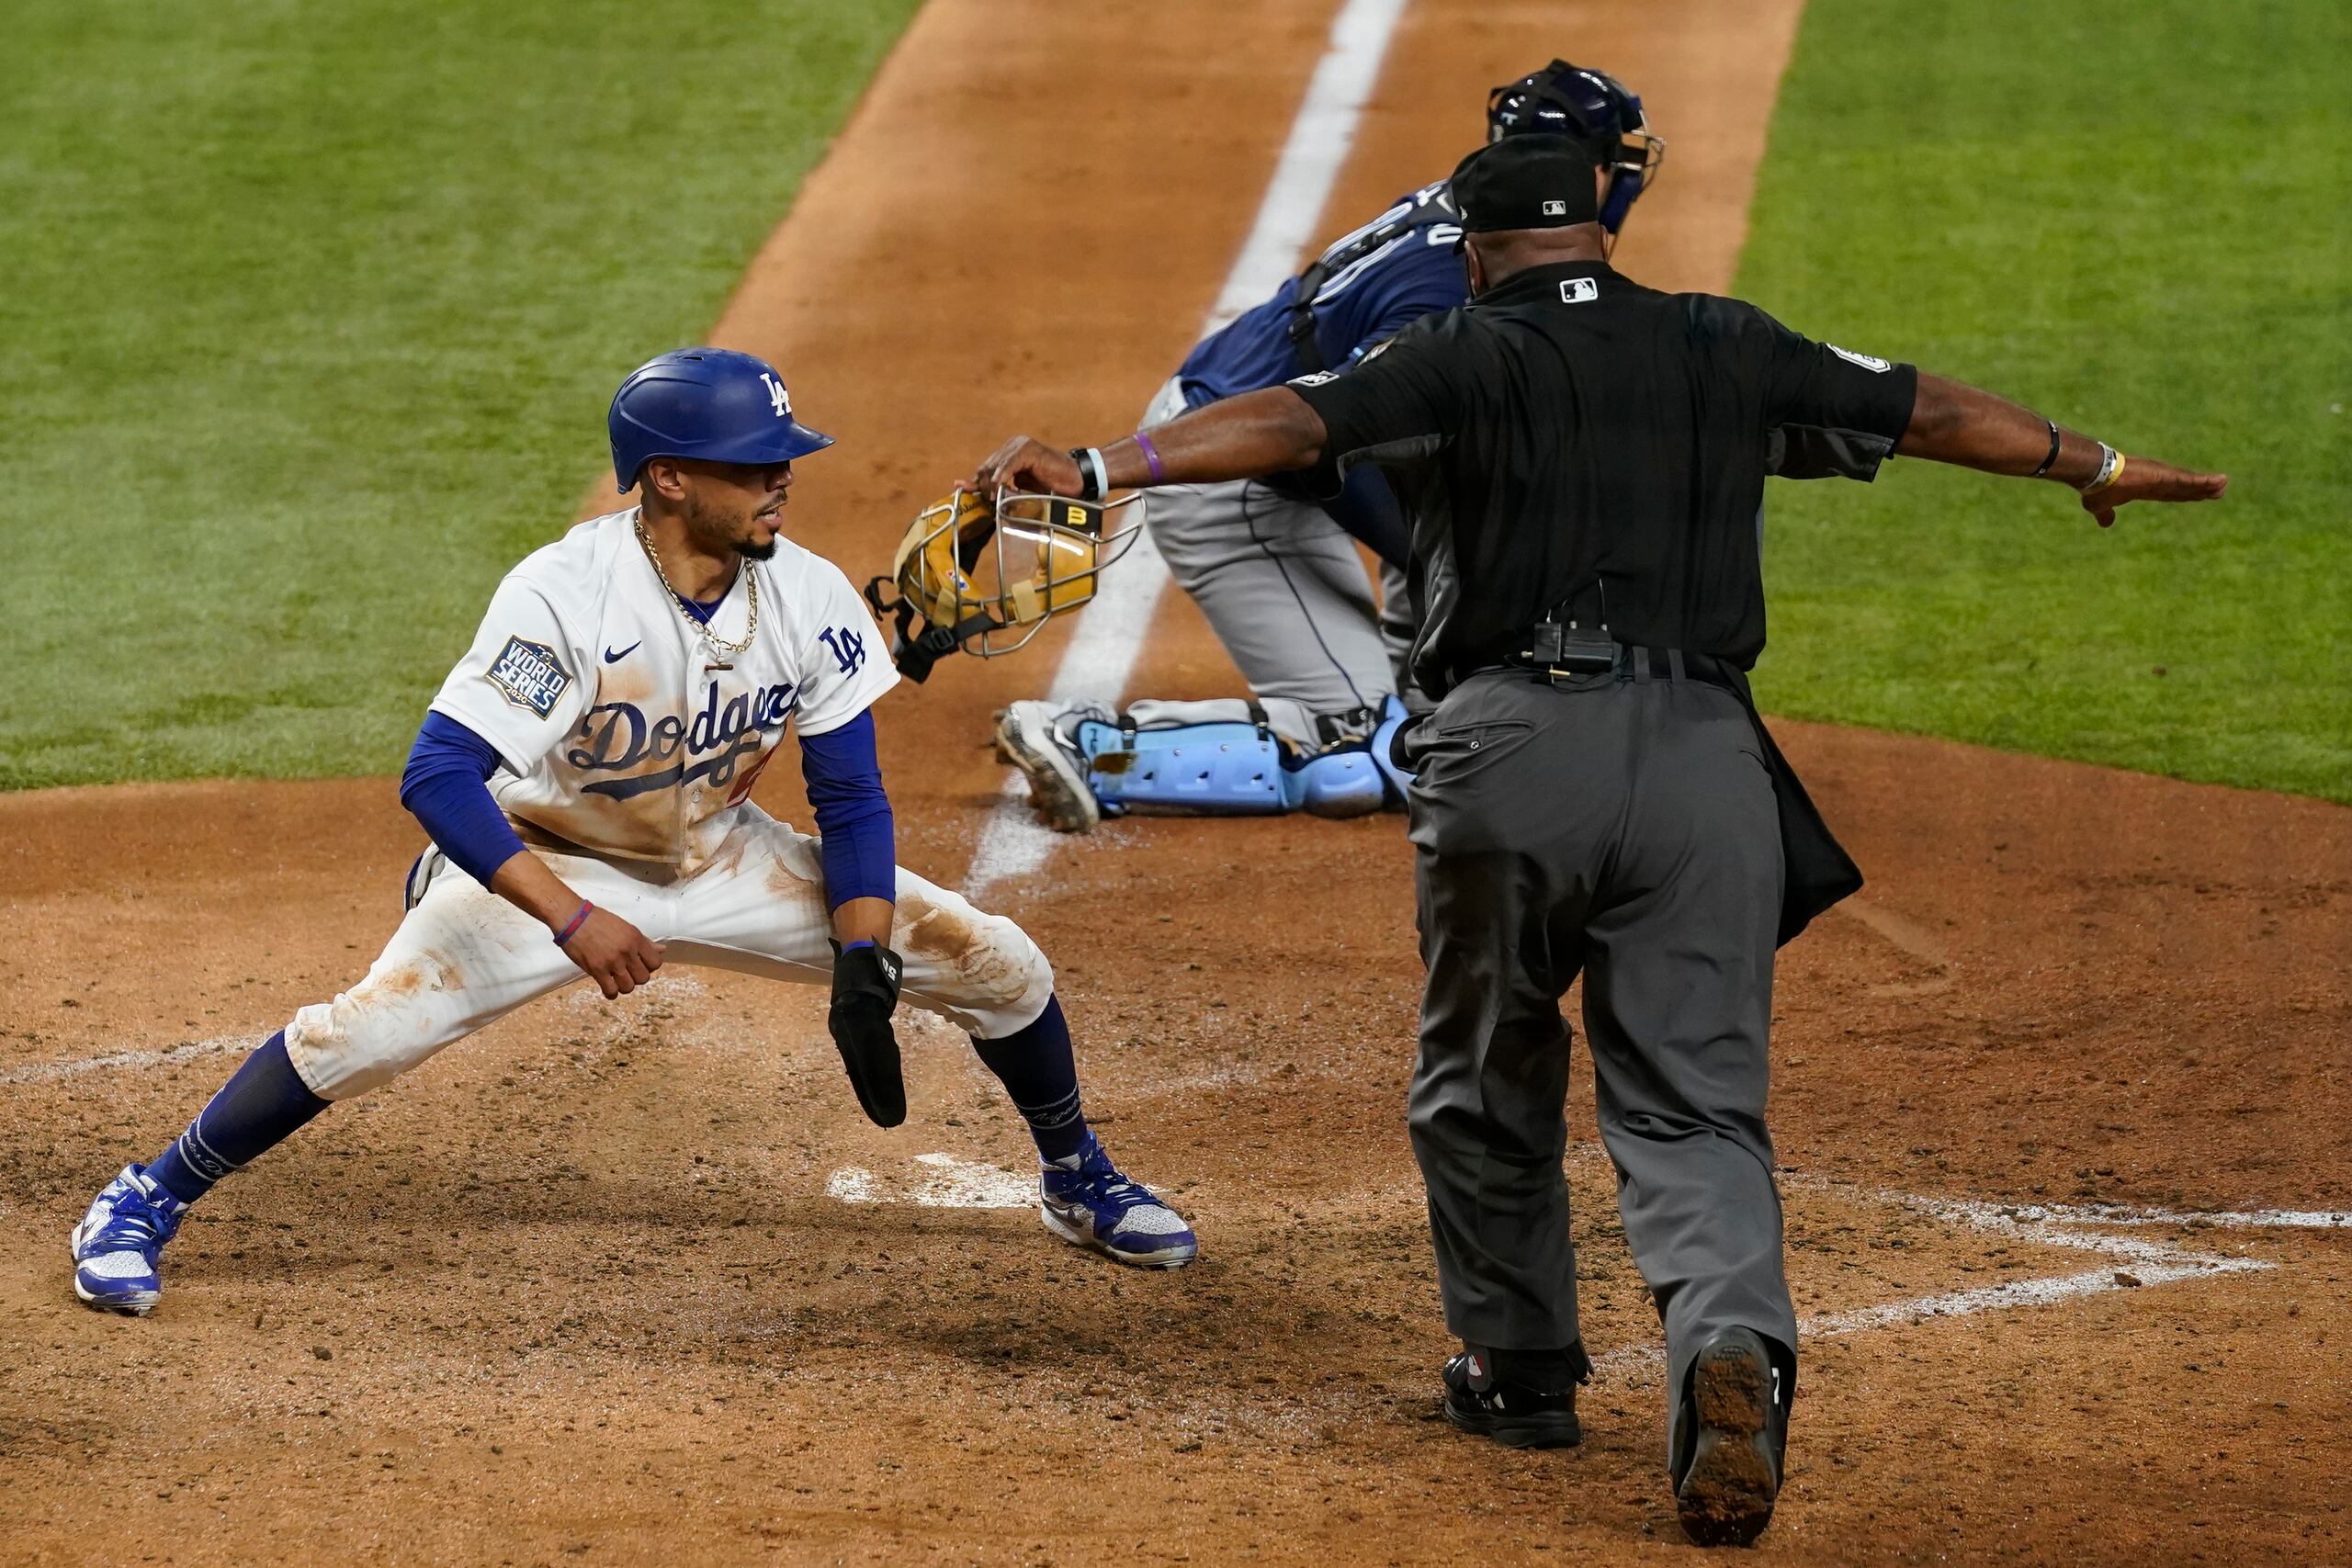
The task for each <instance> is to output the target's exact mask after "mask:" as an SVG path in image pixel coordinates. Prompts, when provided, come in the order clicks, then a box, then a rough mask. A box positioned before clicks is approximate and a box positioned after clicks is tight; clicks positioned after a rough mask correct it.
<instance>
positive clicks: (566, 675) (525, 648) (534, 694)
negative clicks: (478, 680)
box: [487, 637, 571, 718]
mask: <svg viewBox="0 0 2352 1568" xmlns="http://www.w3.org/2000/svg"><path fill="white" fill-rule="evenodd" d="M487 678H488V680H489V682H490V683H491V684H492V685H493V686H495V687H497V688H498V689H499V690H500V691H501V692H503V693H504V694H505V695H506V700H507V701H508V702H510V703H513V704H514V705H515V706H516V707H518V708H529V709H530V710H531V711H532V712H533V713H535V714H537V715H538V716H540V717H541V718H545V717H547V716H548V715H549V714H551V713H553V712H555V704H556V699H557V698H558V697H560V696H562V695H563V691H564V688H565V687H567V686H569V685H571V671H569V670H566V669H565V668H564V667H563V660H560V659H558V658H557V657H556V656H555V649H551V648H549V647H548V646H547V645H546V644H545V643H537V642H525V641H524V640H523V639H522V638H521V637H508V638H507V639H506V646H505V648H503V649H501V650H500V652H499V655H498V659H497V661H496V662H495V663H493V664H492V665H491V667H490V674H489V676H488V677H487Z"/></svg>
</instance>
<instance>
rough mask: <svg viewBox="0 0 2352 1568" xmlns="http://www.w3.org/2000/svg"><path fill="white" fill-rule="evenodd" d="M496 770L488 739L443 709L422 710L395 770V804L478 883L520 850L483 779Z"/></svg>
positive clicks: (484, 881) (485, 882)
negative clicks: (397, 790) (397, 792)
mask: <svg viewBox="0 0 2352 1568" xmlns="http://www.w3.org/2000/svg"><path fill="white" fill-rule="evenodd" d="M497 771H498V751H497V749H496V748H495V747H493V746H492V745H491V743H490V742H489V741H487V740H485V739H482V738H481V736H479V735H477V734H475V733H474V732H473V731H472V730H470V729H469V728H466V727H465V726H464V725H462V724H459V723H458V721H457V720H456V719H454V718H451V717H450V716H448V715H447V714H442V713H428V714H426V715H425V716H424V728H422V729H419V730H418V731H417V732H416V744H415V746H414V747H413V748H411V749H410V751H409V754H408V766H407V767H406V768H405V769H403V770H402V771H401V805H402V806H405V807H408V809H409V814H410V815H411V816H413V817H414V818H416V819H417V821H419V822H420V823H422V824H424V830H425V832H427V833H429V834H431V835H432V838H433V841H434V842H435V844H437V845H439V846H440V849H441V852H442V853H443V854H446V855H447V856H448V857H449V859H450V860H451V861H453V862H455V863H456V864H457V866H458V869H459V870H460V871H463V872H464V873H465V874H467V875H468V876H470V877H472V878H473V879H474V880H475V881H476V882H479V883H481V885H482V886H484V887H487V886H490V879H491V876H492V874H493V873H495V872H496V871H497V870H498V868H499V867H500V866H502V865H504V864H505V863H507V862H508V861H509V860H512V859H513V858H514V857H515V856H516V855H518V854H520V853H521V852H522V851H523V840H520V839H518V838H516V837H515V829H513V828H512V827H510V826H509V825H508V823H507V821H506V814H505V813H504V812H503V811H501V810H499V809H498V802H496V801H494V800H492V798H491V797H490V789H489V786H488V784H487V783H486V782H485V781H487V780H488V779H489V777H490V775H491V774H492V773H496V772H497Z"/></svg>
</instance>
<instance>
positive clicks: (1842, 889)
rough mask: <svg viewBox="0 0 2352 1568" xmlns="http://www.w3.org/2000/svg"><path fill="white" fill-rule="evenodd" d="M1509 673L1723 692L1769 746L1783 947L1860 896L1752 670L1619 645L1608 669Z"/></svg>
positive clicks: (1516, 665)
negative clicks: (1694, 684)
mask: <svg viewBox="0 0 2352 1568" xmlns="http://www.w3.org/2000/svg"><path fill="white" fill-rule="evenodd" d="M1505 668H1508V669H1511V670H1517V671H1524V672H1526V673H1527V674H1529V675H1531V676H1533V677H1536V678H1538V679H1541V680H1544V681H1548V682H1551V683H1552V684H1553V685H1555V686H1556V687H1558V688H1560V689H1561V690H1563V691H1571V692H1573V691H1583V690H1588V689H1589V688H1591V687H1594V686H1599V685H1603V684H1613V683H1614V682H1619V681H1698V682H1703V683H1705V684H1707V685H1710V686H1721V687H1722V688H1723V689H1724V691H1727V692H1729V693H1730V694H1732V695H1733V696H1735V697H1737V698H1738V699H1739V705H1740V706H1741V707H1743V708H1746V709H1747V720H1748V722H1749V723H1750V724H1752V725H1754V726H1755V727H1756V739H1757V741H1758V744H1759V745H1761V746H1762V747H1763V748H1764V763H1765V768H1766V771H1767V772H1769V773H1770V774H1771V775H1772V800H1773V804H1774V805H1775V806H1776V807H1779V810H1780V818H1781V868H1782V877H1781V932H1780V942H1781V943H1782V944H1783V945H1785V944H1786V943H1787V942H1789V941H1790V940H1791V939H1792V938H1793V937H1794V936H1795V935H1796V934H1797V933H1798V932H1799V931H1803V930H1804V928H1805V927H1806V926H1808V925H1810V924H1812V923H1813V918H1814V917H1815V915H1818V914H1820V913H1821V912H1822V911H1823V910H1825V909H1826V908H1829V907H1830V906H1831V905H1833V904H1835V903H1837V902H1838V900H1839V899H1841V898H1844V897H1848V896H1849V895H1850V894H1854V893H1858V892H1860V891H1861V886H1862V872H1861V868H1860V866H1858V865H1856V864H1855V863H1854V857H1853V856H1851V855H1849V854H1848V853H1847V852H1846V846H1845V845H1843V844H1841V843H1839V842H1838V835H1837V834H1835V833H1832V832H1831V831H1830V830H1829V824H1828V823H1827V822H1826V821H1824V820H1823V819H1822V816H1821V810H1820V807H1816V806H1815V805H1814V804H1813V797H1812V796H1811V795H1807V794H1806V793H1805V789H1804V781H1803V780H1802V779H1800V778H1798V777H1797V771H1796V770H1795V769H1794V768H1792V767H1791V766H1790V765H1789V760H1788V758H1786V757H1785V756H1783V755H1781V748H1780V744H1779V742H1777V741H1775V740H1774V739H1772V732H1771V730H1770V729H1768V728H1765V725H1764V716H1763V715H1762V714H1760V713H1758V712H1757V711H1756V694H1755V693H1754V692H1753V691H1751V690H1749V688H1748V684H1747V671H1745V670H1742V669H1741V668H1740V667H1739V666H1738V665H1736V664H1734V663H1732V662H1730V661H1729V660H1723V659H1718V658H1716V657H1715V656H1714V655H1713V654H1711V653H1685V652H1684V651H1683V650H1682V649H1679V648H1644V647H1638V646H1635V645H1634V644H1631V643H1619V644H1618V645H1617V662H1616V665H1615V667H1614V668H1613V669H1611V670H1608V671H1591V672H1589V673H1578V672H1576V671H1568V670H1560V669H1553V668H1550V667H1546V666H1538V665H1534V664H1529V663H1521V662H1516V661H1514V662H1513V663H1511V664H1510V665H1508V666H1506V667H1505Z"/></svg>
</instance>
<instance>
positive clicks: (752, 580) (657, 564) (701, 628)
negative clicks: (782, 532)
mask: <svg viewBox="0 0 2352 1568" xmlns="http://www.w3.org/2000/svg"><path fill="white" fill-rule="evenodd" d="M637 542H638V543H639V545H640V546H642V547H644V549H645V558H646V559H647V560H650V561H651V562H652V563H653V575H654V576H656V577H658V578H660V579H661V580H662V588H663V589H664V590H665V591H666V592H668V593H669V595H670V603H671V604H672V605H673V607H675V609H676V610H677V612H678V614H679V615H680V616H681V617H682V618H683V619H684V621H685V623H686V625H688V626H692V627H693V628H694V629H695V633H696V634H697V635H699V636H700V637H701V638H702V639H703V641H705V642H707V643H708V644H709V645H710V649H711V651H712V652H713V653H716V654H718V655H719V656H720V657H721V658H723V659H733V658H735V657H736V656H738V655H739V654H741V653H742V652H743V651H744V650H746V649H749V648H750V647H751V646H752V638H753V637H757V636H758V635H759V632H760V574H759V573H758V572H756V571H753V570H752V568H751V564H750V563H749V562H745V563H744V564H743V565H742V566H741V569H740V570H741V571H742V573H743V578H744V581H743V592H745V593H746V594H748V595H749V596H750V600H751V604H750V612H751V614H750V619H749V621H748V623H747V624H746V625H745V626H744V627H743V640H742V641H741V642H722V641H720V640H719V638H718V634H717V633H715V632H713V631H712V630H711V629H710V623H709V622H707V621H703V620H697V619H696V618H695V615H694V612H693V611H691V610H689V609H687V608H686V600H685V595H684V594H683V593H680V592H678V591H677V590H676V589H674V588H672V587H671V586H670V574H669V573H668V572H666V571H663V570H662V557H661V556H660V555H659V554H658V553H656V552H655V550H654V548H653V536H652V535H650V534H648V533H647V532H646V531H645V519H644V518H643V517H641V516H640V517H639V519H638V520H637ZM725 597H726V596H725V595H724V594H721V595H720V598H721V600H722V601H723V600H724V599H725ZM713 613H714V614H716V612H713Z"/></svg>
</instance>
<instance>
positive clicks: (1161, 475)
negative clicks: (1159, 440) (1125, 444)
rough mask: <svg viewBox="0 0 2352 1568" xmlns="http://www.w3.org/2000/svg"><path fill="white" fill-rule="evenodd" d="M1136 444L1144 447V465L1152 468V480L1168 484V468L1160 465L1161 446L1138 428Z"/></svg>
mask: <svg viewBox="0 0 2352 1568" xmlns="http://www.w3.org/2000/svg"><path fill="white" fill-rule="evenodd" d="M1136 446H1140V447H1142V448H1143V461H1144V466H1145V467H1146V468H1149V469H1150V470H1151V482H1152V483H1154V484H1156V485H1163V484H1166V483H1167V482H1168V470H1167V469H1166V468H1161V467H1160V466H1159V447H1157V446H1153V445H1152V444H1151V437H1150V436H1148V435H1146V434H1144V433H1143V432H1142V431H1140V430H1138V431H1136Z"/></svg>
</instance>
